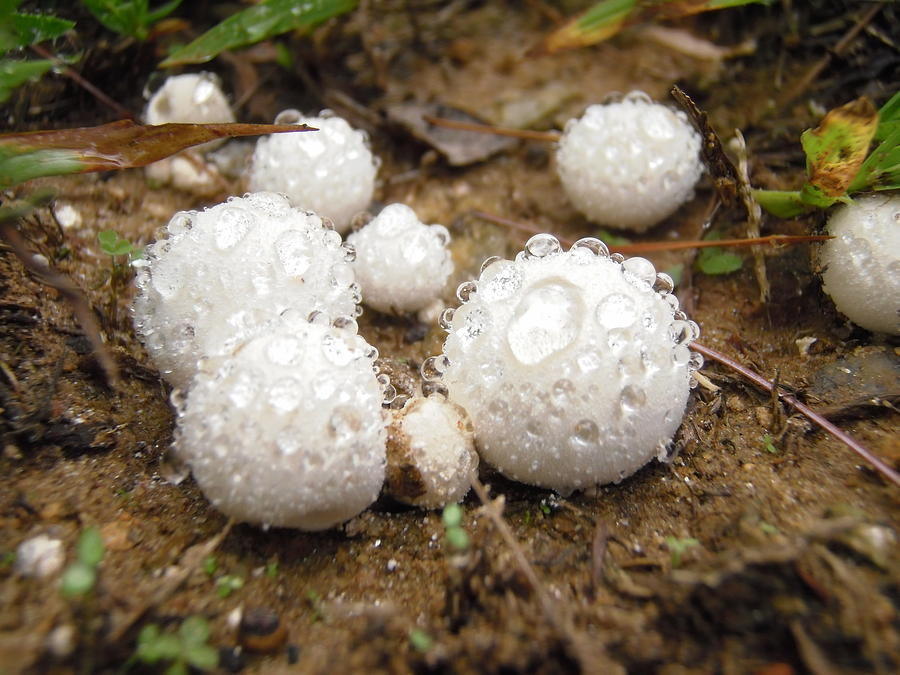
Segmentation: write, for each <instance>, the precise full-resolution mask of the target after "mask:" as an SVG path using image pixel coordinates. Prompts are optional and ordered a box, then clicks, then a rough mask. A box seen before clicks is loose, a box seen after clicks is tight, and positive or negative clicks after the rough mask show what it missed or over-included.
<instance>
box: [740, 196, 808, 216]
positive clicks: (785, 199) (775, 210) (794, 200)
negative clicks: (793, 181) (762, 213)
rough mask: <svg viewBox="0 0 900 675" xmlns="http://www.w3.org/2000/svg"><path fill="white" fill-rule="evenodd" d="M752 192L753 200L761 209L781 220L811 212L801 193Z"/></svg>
mask: <svg viewBox="0 0 900 675" xmlns="http://www.w3.org/2000/svg"><path fill="white" fill-rule="evenodd" d="M752 192H753V198H754V199H755V200H756V201H757V202H758V203H759V205H760V206H761V207H763V208H764V209H765V210H766V211H768V212H769V213H771V214H772V215H773V216H778V217H779V218H795V217H797V216H799V215H802V214H804V213H808V212H809V211H810V210H811V207H810V206H809V205H808V204H806V203H805V202H804V201H803V197H802V196H801V194H800V192H799V191H793V192H787V191H783V190H753V191H752Z"/></svg>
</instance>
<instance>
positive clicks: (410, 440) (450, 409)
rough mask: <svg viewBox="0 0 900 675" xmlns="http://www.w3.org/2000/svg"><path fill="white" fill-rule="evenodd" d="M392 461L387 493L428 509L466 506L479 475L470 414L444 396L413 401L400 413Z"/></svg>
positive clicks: (392, 434)
mask: <svg viewBox="0 0 900 675" xmlns="http://www.w3.org/2000/svg"><path fill="white" fill-rule="evenodd" d="M387 456H388V460H387V461H388V464H387V478H386V481H385V488H386V492H387V493H388V494H389V495H391V496H392V497H394V498H395V499H397V500H399V501H401V502H404V503H406V504H412V505H414V506H421V507H423V508H426V509H437V508H442V507H444V506H446V505H447V504H453V503H456V502H459V501H462V499H463V498H464V497H465V496H466V493H468V491H469V485H470V482H469V481H470V477H471V476H472V475H474V473H475V471H476V470H477V469H478V455H477V454H476V452H475V444H474V440H473V437H472V423H471V422H470V421H469V417H468V415H467V414H466V411H465V410H463V409H462V408H461V407H459V406H458V405H455V404H453V403H450V402H449V401H447V400H446V399H445V398H444V397H443V396H441V395H439V394H433V395H432V396H429V397H428V398H422V397H416V398H412V399H410V400H409V401H407V403H406V405H405V406H404V407H403V409H402V410H400V411H398V412H397V413H395V415H394V418H393V420H392V421H391V425H390V428H389V430H388V446H387Z"/></svg>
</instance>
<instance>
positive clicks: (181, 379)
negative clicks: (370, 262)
mask: <svg viewBox="0 0 900 675" xmlns="http://www.w3.org/2000/svg"><path fill="white" fill-rule="evenodd" d="M351 260H352V251H351V249H349V248H347V247H345V246H344V245H343V244H342V242H341V236H340V235H339V234H338V233H337V232H335V231H334V230H332V229H329V227H328V226H327V225H326V224H325V223H323V221H322V219H321V218H319V217H318V216H316V215H315V214H313V213H310V212H307V211H301V210H299V209H295V208H293V207H292V206H291V205H290V203H289V202H288V200H287V199H286V198H285V197H284V196H282V195H277V194H274V193H255V194H248V195H246V196H245V197H243V198H238V197H232V198H230V199H228V201H226V202H224V203H222V204H219V205H217V206H214V207H212V208H210V209H207V210H205V211H202V212H197V211H189V212H180V213H177V214H175V216H174V217H173V218H172V220H171V221H170V222H169V224H168V226H167V237H166V238H165V239H161V240H159V241H157V242H156V243H155V244H152V245H151V246H149V247H147V252H146V256H145V259H144V260H141V261H138V262H137V263H135V266H136V277H135V282H136V285H137V289H138V293H137V296H136V298H135V301H134V306H133V313H134V324H135V329H136V331H137V334H138V336H139V337H140V338H141V340H142V341H143V342H144V345H145V347H146V348H147V351H148V352H149V354H150V356H151V358H152V359H153V361H154V363H155V364H156V366H157V367H158V368H159V370H160V371H161V373H162V374H163V376H164V377H165V378H166V379H167V380H168V381H169V382H170V383H171V384H172V385H173V386H176V387H181V388H185V387H187V385H188V384H190V381H191V378H192V377H193V376H194V373H195V372H196V370H197V361H198V360H199V359H200V358H203V357H209V356H216V355H221V354H227V353H229V352H231V351H232V350H233V349H234V348H235V347H236V346H237V345H239V344H240V343H241V342H243V341H244V340H246V339H248V337H251V336H253V335H256V334H259V333H261V332H264V331H266V330H267V329H268V327H269V326H270V325H271V324H272V323H273V322H274V321H276V320H277V319H278V317H279V315H281V314H283V313H285V312H287V311H290V312H293V313H296V314H299V315H301V316H303V317H306V316H308V315H309V314H310V313H311V312H314V311H315V312H321V313H322V315H323V318H324V319H328V320H338V321H344V322H346V323H352V317H355V316H356V314H357V310H358V306H357V302H359V289H358V286H357V285H356V282H355V278H354V275H353V269H352V267H351V265H350V261H351Z"/></svg>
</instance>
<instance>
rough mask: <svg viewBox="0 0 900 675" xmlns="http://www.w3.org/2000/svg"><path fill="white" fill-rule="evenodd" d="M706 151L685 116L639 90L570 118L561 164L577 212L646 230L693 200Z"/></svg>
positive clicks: (559, 152)
mask: <svg viewBox="0 0 900 675" xmlns="http://www.w3.org/2000/svg"><path fill="white" fill-rule="evenodd" d="M699 152H700V136H699V134H697V132H696V131H694V129H693V128H692V127H691V125H690V124H689V123H688V120H687V117H686V115H685V114H684V113H683V112H680V111H679V112H675V111H673V110H671V109H669V108H668V107H666V106H664V105H662V104H660V103H654V102H653V101H652V100H651V99H650V97H649V96H647V95H646V94H644V93H643V92H640V91H634V92H631V93H630V94H627V95H626V96H625V97H624V98H623V99H622V100H621V101H618V102H615V103H609V104H606V105H592V106H590V107H589V108H588V109H587V110H585V112H584V115H583V116H582V117H581V118H580V119H573V120H570V121H569V122H568V124H566V128H565V131H564V132H563V135H562V138H561V139H560V141H559V146H558V148H557V151H556V162H557V170H558V172H559V178H560V180H561V181H562V185H563V188H564V189H565V191H566V194H567V195H568V197H569V200H570V201H571V202H572V204H573V205H574V206H575V208H576V209H578V210H579V211H581V212H582V213H583V214H584V215H585V216H587V217H588V218H589V219H591V220H592V221H593V222H596V223H599V224H601V225H607V226H610V227H615V228H622V229H628V230H634V231H636V232H643V231H644V230H646V229H648V228H650V227H652V226H653V225H656V224H657V223H658V222H660V221H661V220H663V219H664V218H666V217H667V216H669V215H671V214H672V213H673V212H674V211H675V209H677V208H678V207H679V206H681V204H683V203H684V202H686V201H687V200H688V199H690V198H691V197H692V196H693V192H694V185H695V184H696V183H697V180H698V179H699V177H700V174H701V172H702V170H703V165H702V164H701V162H700V156H699Z"/></svg>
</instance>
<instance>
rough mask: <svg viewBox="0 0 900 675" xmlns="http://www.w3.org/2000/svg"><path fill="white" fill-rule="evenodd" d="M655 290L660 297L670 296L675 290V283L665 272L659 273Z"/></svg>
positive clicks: (654, 285) (654, 286)
mask: <svg viewBox="0 0 900 675" xmlns="http://www.w3.org/2000/svg"><path fill="white" fill-rule="evenodd" d="M653 290H654V291H656V292H657V293H659V294H660V295H668V294H669V293H671V292H672V291H674V290H675V281H674V280H673V279H672V277H670V276H669V275H668V274H666V273H665V272H659V273H657V275H656V281H655V282H654V283H653Z"/></svg>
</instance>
